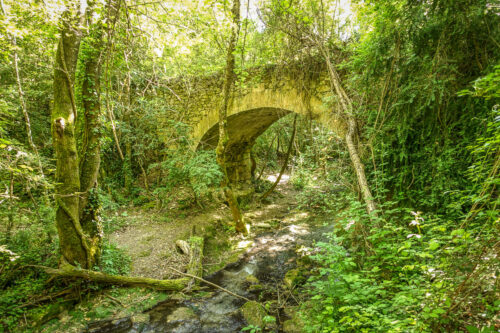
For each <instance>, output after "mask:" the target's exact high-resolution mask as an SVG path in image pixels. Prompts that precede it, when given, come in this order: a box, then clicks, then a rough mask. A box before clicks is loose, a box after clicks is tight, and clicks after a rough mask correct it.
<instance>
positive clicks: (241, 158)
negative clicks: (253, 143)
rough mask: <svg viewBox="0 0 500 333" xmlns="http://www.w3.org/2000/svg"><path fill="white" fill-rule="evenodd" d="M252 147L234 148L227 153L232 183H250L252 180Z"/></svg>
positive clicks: (227, 168) (227, 167)
mask: <svg viewBox="0 0 500 333" xmlns="http://www.w3.org/2000/svg"><path fill="white" fill-rule="evenodd" d="M251 150H252V149H251V147H250V146H249V147H245V148H242V149H232V150H230V151H229V152H228V153H227V154H226V170H227V176H228V178H229V181H230V182H231V184H234V185H238V184H241V185H242V184H250V183H251V182H252V158H251Z"/></svg>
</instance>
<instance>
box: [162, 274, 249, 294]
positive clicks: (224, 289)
mask: <svg viewBox="0 0 500 333" xmlns="http://www.w3.org/2000/svg"><path fill="white" fill-rule="evenodd" d="M168 268H170V269H171V270H173V271H174V272H176V273H177V274H180V275H182V276H186V277H190V278H193V279H195V280H198V281H200V282H203V283H205V284H208V285H210V286H212V287H215V288H218V289H220V290H222V291H224V292H226V293H228V294H229V295H232V296H234V297H238V298H241V299H243V300H245V301H247V302H252V300H250V299H248V298H246V297H245V296H241V295H238V294H235V293H233V292H232V291H230V290H227V289H226V288H224V287H221V286H219V285H218V284H215V283H212V282H210V281H207V280H205V279H203V278H201V277H199V276H196V275H192V274H189V273H182V272H181V271H178V270H176V269H175V268H172V267H168Z"/></svg>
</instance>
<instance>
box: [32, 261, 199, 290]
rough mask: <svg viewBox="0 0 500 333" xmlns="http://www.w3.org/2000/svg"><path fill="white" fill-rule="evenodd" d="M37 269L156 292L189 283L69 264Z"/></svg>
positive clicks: (61, 275)
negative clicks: (113, 272) (100, 270)
mask: <svg viewBox="0 0 500 333" xmlns="http://www.w3.org/2000/svg"><path fill="white" fill-rule="evenodd" d="M39 267H41V268H43V269H44V270H45V272H46V273H47V274H50V275H55V276H57V277H63V278H82V279H85V280H89V281H94V282H99V283H109V284H117V285H122V286H130V287H147V288H152V289H156V290H168V291H180V290H182V289H184V288H185V287H186V286H187V284H188V283H189V279H187V278H180V279H170V280H157V279H151V278H145V277H131V276H121V275H111V274H106V273H101V272H95V271H91V270H88V269H81V268H77V267H75V266H72V265H69V264H66V265H65V266H62V267H61V268H50V267H44V266H39Z"/></svg>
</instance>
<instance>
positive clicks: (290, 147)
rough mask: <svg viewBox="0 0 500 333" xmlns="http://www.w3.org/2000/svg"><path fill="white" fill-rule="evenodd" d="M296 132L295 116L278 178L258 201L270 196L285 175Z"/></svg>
mask: <svg viewBox="0 0 500 333" xmlns="http://www.w3.org/2000/svg"><path fill="white" fill-rule="evenodd" d="M296 131H297V114H295V117H294V118H293V131H292V137H291V138H290V143H289V144H288V151H287V152H286V156H285V161H284V162H283V166H282V167H281V170H280V173H279V175H278V178H276V181H275V182H274V184H273V185H272V186H271V187H270V188H269V190H267V191H266V193H264V194H263V195H262V196H261V197H260V199H261V200H262V199H264V198H266V197H267V196H268V195H269V194H271V192H272V191H274V189H275V188H276V186H277V185H278V184H279V182H280V180H281V177H283V173H285V170H286V167H287V166H288V159H289V158H290V152H291V151H292V146H293V141H294V139H295V132H296Z"/></svg>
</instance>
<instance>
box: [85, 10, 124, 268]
mask: <svg viewBox="0 0 500 333" xmlns="http://www.w3.org/2000/svg"><path fill="white" fill-rule="evenodd" d="M120 2H121V1H120V0H110V1H109V2H108V4H107V7H108V17H107V19H106V21H107V23H109V22H112V23H114V21H115V20H116V19H117V16H118V11H119V6H120ZM89 30H90V33H89V38H86V39H85V47H84V49H83V50H82V51H83V52H81V53H82V57H83V59H82V60H83V67H84V79H83V83H82V100H83V109H84V130H83V138H82V150H81V155H80V192H81V193H80V202H79V205H80V207H79V209H80V214H79V217H80V224H81V225H82V229H83V231H84V232H85V233H86V234H87V235H88V236H89V238H90V242H91V244H92V246H93V247H95V248H97V249H98V251H97V252H96V258H95V260H94V261H97V260H98V257H99V254H100V253H99V252H100V248H101V245H102V236H103V230H102V223H101V222H100V218H99V202H98V196H97V193H95V189H97V177H98V175H99V167H100V164H101V156H100V154H101V146H100V139H101V128H102V123H101V120H100V118H101V100H100V87H101V84H100V83H101V82H100V81H101V68H102V60H103V58H104V57H103V56H104V53H105V51H106V50H105V49H106V48H105V43H104V39H103V35H104V33H105V22H104V20H101V21H99V22H96V23H95V24H93V25H92V26H91V28H90V29H89Z"/></svg>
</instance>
